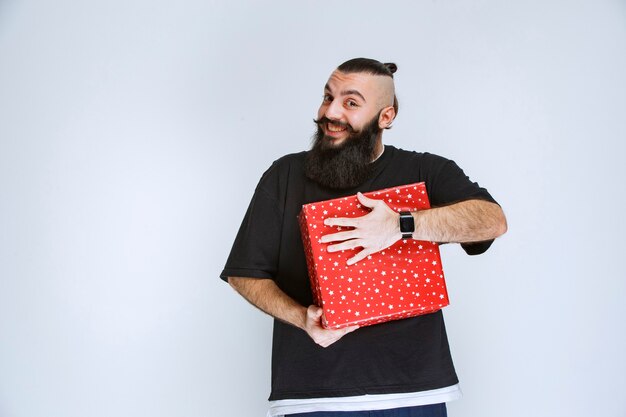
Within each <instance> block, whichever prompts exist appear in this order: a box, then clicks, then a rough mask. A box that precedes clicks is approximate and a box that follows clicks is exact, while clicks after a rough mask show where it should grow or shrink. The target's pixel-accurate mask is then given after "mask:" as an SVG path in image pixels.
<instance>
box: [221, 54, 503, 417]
mask: <svg viewBox="0 0 626 417" xmlns="http://www.w3.org/2000/svg"><path fill="white" fill-rule="evenodd" d="M396 69H397V67H396V65H395V64H382V63H381V62H379V61H376V60H373V59H366V58H356V59H352V60H349V61H346V62H344V63H343V64H341V65H340V66H339V67H337V69H336V70H335V71H334V72H333V73H332V74H331V76H330V78H329V80H328V82H327V83H326V85H325V87H324V96H323V100H322V104H321V106H320V108H319V110H318V114H317V120H315V122H316V124H317V133H316V135H315V138H314V143H313V147H312V149H311V150H309V151H308V152H301V153H296V154H291V155H287V156H284V157H282V158H280V159H278V160H277V161H275V162H274V163H273V164H272V166H271V167H270V168H269V169H268V170H267V171H266V172H265V173H264V174H263V176H262V178H261V180H260V182H259V184H258V186H257V188H256V190H255V193H254V196H253V197H252V201H251V203H250V206H249V208H248V211H247V212H246V215H245V218H244V219H243V223H242V225H241V228H240V229H239V233H238V234H237V237H236V239H235V242H234V245H233V248H232V250H231V253H230V256H229V258H228V260H227V262H226V266H225V268H224V270H223V271H222V274H221V278H222V279H224V280H227V281H228V282H229V283H230V284H231V286H232V287H234V288H235V289H236V290H237V291H238V292H239V293H240V294H241V295H242V296H243V297H244V298H246V299H247V300H248V301H249V302H250V303H252V304H253V305H255V306H256V307H258V308H259V309H261V310H262V311H264V312H265V313H267V314H270V315H271V316H273V317H274V318H275V320H274V333H273V345H272V391H271V394H270V397H269V400H270V409H269V412H268V416H283V415H285V416H310V417H313V416H315V417H330V416H342V417H352V416H398V417H400V416H405V417H409V416H412V417H415V416H421V417H427V416H445V415H446V407H445V403H446V402H447V401H451V400H454V399H457V398H459V397H460V396H461V391H460V388H459V383H458V379H457V376H456V373H455V370H454V366H453V363H452V358H451V355H450V349H449V346H448V341H447V337H446V331H445V326H444V321H443V315H442V313H441V311H438V312H435V313H431V314H426V315H422V316H417V317H413V318H408V319H403V320H396V321H391V322H387V323H383V324H378V325H374V326H367V327H363V328H360V329H358V328H357V327H356V326H352V327H348V328H344V329H339V330H332V329H325V328H323V327H322V325H321V314H322V309H321V308H319V307H317V306H315V305H312V304H313V298H312V294H311V288H310V284H309V278H308V274H307V267H306V260H305V254H304V250H303V246H302V240H301V237H300V229H299V227H298V222H297V215H298V213H299V211H300V209H301V207H302V205H303V204H307V203H311V202H316V201H322V200H328V199H334V198H340V197H344V196H348V195H354V194H357V196H358V198H359V200H360V202H361V204H363V205H364V206H366V207H369V208H370V209H371V211H370V212H369V213H368V214H367V215H365V216H362V217H358V218H355V219H345V218H344V219H342V218H333V219H327V220H326V224H327V225H329V226H347V227H349V228H350V230H349V231H348V232H346V231H343V232H338V233H333V234H329V235H326V236H324V237H323V238H322V241H323V242H331V243H332V244H331V245H330V246H328V248H327V250H328V251H330V252H332V251H339V250H348V249H358V248H361V249H360V251H358V253H357V254H356V255H355V256H354V257H352V258H351V259H349V260H348V263H349V264H353V263H356V262H359V261H360V260H361V259H363V258H365V257H366V256H368V255H370V254H372V253H374V252H377V251H380V250H383V249H385V248H387V247H389V246H391V245H392V244H394V243H395V242H396V241H398V240H399V239H401V238H402V237H403V235H402V233H401V230H400V225H399V214H398V213H397V212H395V211H393V210H392V209H390V208H389V207H388V206H387V205H386V204H385V203H384V201H382V200H373V199H369V198H367V197H365V196H363V195H362V194H361V192H368V191H374V190H378V189H383V188H389V187H394V186H398V185H404V184H410V183H416V182H422V181H423V182H425V183H426V189H427V192H428V196H429V199H430V202H431V205H432V207H433V208H431V209H429V210H422V211H419V212H415V213H411V215H412V217H413V220H414V230H413V232H412V238H413V239H418V240H426V241H433V242H456V243H460V244H461V246H462V247H463V248H464V249H465V251H466V252H467V253H468V254H472V255H474V254H480V253H483V252H484V251H486V250H487V249H488V248H489V246H490V245H491V243H492V242H493V240H494V239H495V238H496V237H498V236H500V235H501V234H503V233H504V232H505V231H506V219H505V217H504V213H503V212H502V210H501V208H500V206H499V205H498V204H497V203H496V202H495V200H494V199H493V198H492V197H491V195H490V194H489V193H488V192H487V190H485V189H484V188H481V187H479V186H478V184H476V183H474V182H471V181H470V180H469V178H468V177H467V176H466V175H465V174H464V173H463V171H462V170H461V169H460V168H459V167H458V166H457V165H456V164H455V163H454V162H453V161H451V160H448V159H445V158H443V157H440V156H437V155H433V154H429V153H417V152H409V151H405V150H401V149H397V148H395V147H393V146H390V145H383V142H382V134H383V130H384V129H388V128H389V127H391V124H392V122H393V120H394V119H395V117H396V114H397V113H398V102H397V99H396V96H395V87H394V80H393V74H394V73H395V71H396Z"/></svg>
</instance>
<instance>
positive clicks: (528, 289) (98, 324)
mask: <svg viewBox="0 0 626 417" xmlns="http://www.w3.org/2000/svg"><path fill="white" fill-rule="evenodd" d="M625 51H626V4H625V3H624V1H618V0H614V1H609V0H586V1H583V0H581V1H565V0H562V1H558V0H553V1H539V0H533V1H525V2H519V1H515V2H514V1H508V2H502V1H495V0H474V1H471V2H466V1H460V0H459V1H442V0H440V1H426V0H423V1H418V2H408V1H407V2H396V3H394V4H393V5H391V4H389V3H384V2H374V1H342V2H313V1H299V2H290V1H281V2H278V1H274V2H254V1H247V2H216V1H207V0H205V1H200V0H186V1H183V2H178V3H176V5H174V3H172V2H165V1H159V0H157V1H150V2H149V1H142V0H127V1H119V0H118V1H110V2H100V3H94V2H80V1H70V0H65V1H57V2H44V1H35V0H32V1H17V0H5V1H4V2H2V3H0V416H2V417H31V416H46V417H56V416H59V417H74V416H76V417H78V416H81V417H82V416H92V417H99V416H117V417H123V416H151V417H160V416H163V417H174V416H177V417H178V416H217V415H219V416H226V415H229V416H262V415H264V413H265V409H266V401H265V400H266V397H267V395H268V393H269V355H270V330H271V320H270V319H269V318H268V317H266V316H263V315H262V314H261V313H259V312H257V311H256V310H254V309H253V308H252V307H250V306H249V305H247V304H246V303H245V302H244V301H242V300H241V299H240V298H239V297H238V296H237V295H235V294H234V293H233V292H232V291H231V290H230V288H229V287H228V286H227V285H225V284H224V283H222V282H221V281H220V280H219V279H218V277H217V276H218V274H219V272H220V271H221V268H222V267H223V264H224V262H225V260H226V256H227V254H228V251H229V250H230V245H231V243H232V241H233V239H234V236H235V233H236V230H237V228H238V227H239V222H240V220H241V217H242V215H243V213H244V210H245V208H246V207H247V204H248V201H249V199H250V196H251V193H252V191H253V188H254V186H255V185H256V182H257V181H258V178H259V176H260V174H261V173H262V172H263V171H264V170H265V169H266V168H267V166H268V165H269V164H270V163H271V162H272V161H273V160H274V159H276V158H278V157H279V156H281V155H283V154H285V153H289V152H294V151H299V150H302V149H305V148H307V147H308V145H309V138H310V136H311V134H312V132H313V123H312V118H313V117H314V115H315V112H316V109H317V106H318V105H319V101H320V98H321V93H322V86H323V85H324V83H325V81H326V79H327V77H328V75H329V74H330V72H331V71H332V69H333V68H334V67H335V66H336V65H338V64H339V63H341V62H343V61H344V60H346V59H349V58H352V57H356V56H367V57H373V58H377V59H380V60H384V61H394V62H396V63H397V64H398V66H399V70H398V73H397V74H396V80H397V81H396V83H397V89H398V96H399V99H400V106H401V108H400V113H399V118H398V119H397V121H396V123H395V127H394V129H392V130H391V131H389V132H386V133H385V141H386V142H387V143H392V144H395V145H396V146H399V147H403V148H406V149H414V150H427V151H431V152H434V153H439V154H442V155H444V156H447V157H449V158H452V159H454V160H456V161H457V162H458V163H459V165H460V166H461V167H463V168H464V169H465V171H466V172H467V173H468V174H469V175H470V176H471V177H472V178H473V179H475V180H478V181H479V182H480V183H481V184H482V185H484V186H486V187H487V188H488V189H489V190H490V191H491V193H492V194H493V195H494V196H495V197H496V198H497V199H498V200H499V202H500V203H501V204H502V206H503V207H504V209H505V211H506V213H507V216H508V220H509V232H508V234H507V235H505V236H504V237H503V238H502V239H500V240H499V241H498V242H496V243H495V244H494V246H493V247H492V249H491V250H490V251H489V252H488V253H487V254H485V255H483V256H480V257H467V256H464V255H463V254H462V253H461V250H460V249H459V248H458V247H455V246H451V245H448V246H446V247H444V248H443V256H444V268H445V270H446V274H447V278H448V285H449V291H450V296H451V299H452V306H450V307H448V308H447V309H446V317H447V323H448V332H449V336H450V339H451V343H452V349H453V356H454V359H455V363H456V366H457V371H458V373H459V376H460V378H461V381H462V387H463V390H464V393H465V398H464V399H463V400H461V401H458V402H456V403H452V404H450V405H449V412H450V415H451V416H455V417H460V416H472V417H473V416H483V417H496V416H498V417H499V416H511V417H517V416H519V417H522V416H529V415H532V416H569V417H583V416H588V415H598V416H600V415H601V416H614V417H618V416H624V415H626V401H625V400H624V396H623V395H622V394H623V391H624V389H625V388H626V384H625V383H624V376H623V375H624V374H625V373H626V359H625V356H624V352H625V351H626V336H625V332H624V318H625V313H626V307H625V304H626V303H624V301H623V299H624V296H625V295H626V285H625V284H624V275H625V274H624V273H623V264H622V262H621V261H622V259H623V257H624V255H623V252H624V243H623V236H624V235H625V233H626V230H625V225H624V223H625V222H624V220H623V213H624V212H625V209H626V207H625V203H624V191H625V187H624V185H623V180H624V173H623V168H622V166H623V165H622V164H623V155H624V153H625V150H626V149H625V144H624V142H625V139H626V117H624V115H625V114H626V78H625V77H624V74H626V54H625V53H624V52H625Z"/></svg>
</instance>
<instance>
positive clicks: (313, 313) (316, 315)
mask: <svg viewBox="0 0 626 417" xmlns="http://www.w3.org/2000/svg"><path fill="white" fill-rule="evenodd" d="M322 313H323V310H322V308H321V307H318V306H316V305H312V306H309V308H308V314H309V317H311V318H312V319H313V320H316V321H319V319H320V317H322Z"/></svg>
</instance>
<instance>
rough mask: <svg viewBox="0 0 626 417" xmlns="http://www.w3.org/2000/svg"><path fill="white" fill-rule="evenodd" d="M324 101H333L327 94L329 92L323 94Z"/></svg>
mask: <svg viewBox="0 0 626 417" xmlns="http://www.w3.org/2000/svg"><path fill="white" fill-rule="evenodd" d="M324 101H325V102H327V103H328V102H330V101H333V97H332V96H331V95H329V94H325V95H324Z"/></svg>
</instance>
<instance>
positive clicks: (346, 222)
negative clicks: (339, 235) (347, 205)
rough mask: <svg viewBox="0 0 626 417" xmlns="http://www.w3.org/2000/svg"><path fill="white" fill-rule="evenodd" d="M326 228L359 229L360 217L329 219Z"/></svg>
mask: <svg viewBox="0 0 626 417" xmlns="http://www.w3.org/2000/svg"><path fill="white" fill-rule="evenodd" d="M324 224H325V225H326V226H345V227H357V225H358V224H359V218H358V217H329V218H328V219H326V220H324Z"/></svg>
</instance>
